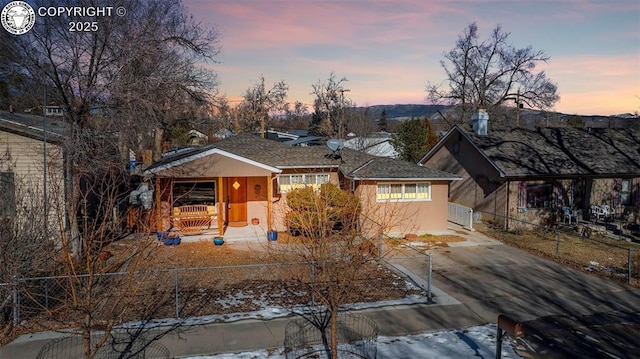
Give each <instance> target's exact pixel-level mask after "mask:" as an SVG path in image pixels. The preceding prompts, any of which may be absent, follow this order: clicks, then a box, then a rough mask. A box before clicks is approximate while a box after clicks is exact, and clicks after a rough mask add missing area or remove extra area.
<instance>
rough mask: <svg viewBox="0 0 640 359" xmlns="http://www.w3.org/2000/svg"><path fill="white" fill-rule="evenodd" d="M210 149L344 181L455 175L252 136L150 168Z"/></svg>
mask: <svg viewBox="0 0 640 359" xmlns="http://www.w3.org/2000/svg"><path fill="white" fill-rule="evenodd" d="M212 149H219V150H222V151H225V152H229V153H232V154H234V155H237V156H241V157H244V158H247V159H250V160H252V161H255V162H259V163H262V164H265V165H268V166H271V167H276V168H280V169H284V168H328V167H329V168H337V169H339V170H340V171H341V172H342V173H343V174H344V175H345V176H346V177H349V178H357V179H399V180H400V179H443V180H444V179H456V178H457V177H456V176H455V175H452V174H450V173H446V172H442V171H438V170H434V169H431V168H426V167H421V166H418V165H416V164H413V163H409V162H405V161H401V160H397V159H392V158H383V157H376V156H372V155H368V154H366V153H363V152H359V151H354V150H351V149H348V148H345V149H343V150H342V151H341V156H340V157H339V158H336V157H335V156H332V154H331V151H330V150H329V149H328V148H327V147H325V146H309V147H290V146H287V145H283V144H282V143H280V142H277V141H273V140H267V139H263V138H260V137H257V136H255V135H250V134H240V135H237V136H233V137H230V138H227V139H224V140H222V141H219V142H215V143H213V144H210V145H208V146H204V147H199V148H195V149H191V150H185V151H182V152H179V153H176V154H174V155H171V156H166V157H165V158H163V159H162V160H160V161H158V162H156V163H154V164H152V165H151V166H150V167H149V168H147V171H151V170H153V169H154V168H158V167H162V166H167V165H169V166H170V165H171V164H172V163H181V162H184V161H188V160H189V158H190V157H192V156H197V155H199V154H202V153H204V152H207V151H209V150H212Z"/></svg>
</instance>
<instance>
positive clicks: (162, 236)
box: [156, 232, 169, 241]
mask: <svg viewBox="0 0 640 359" xmlns="http://www.w3.org/2000/svg"><path fill="white" fill-rule="evenodd" d="M168 235H169V232H156V236H157V237H158V240H159V241H164V240H165V239H167V236H168Z"/></svg>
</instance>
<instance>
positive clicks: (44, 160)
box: [42, 85, 49, 240]
mask: <svg viewBox="0 0 640 359" xmlns="http://www.w3.org/2000/svg"><path fill="white" fill-rule="evenodd" d="M42 131H43V141H42V164H43V166H42V201H43V202H44V203H43V204H44V206H43V211H44V239H45V240H47V239H48V238H49V226H48V224H49V211H48V210H47V207H48V201H47V87H46V86H44V85H43V86H42Z"/></svg>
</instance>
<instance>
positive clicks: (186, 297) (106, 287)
mask: <svg viewBox="0 0 640 359" xmlns="http://www.w3.org/2000/svg"><path fill="white" fill-rule="evenodd" d="M316 271H319V270H317V269H316V268H315V266H313V265H312V264H310V263H274V264H269V263H262V264H251V265H234V266H218V267H201V268H177V269H166V270H154V271H138V272H133V273H129V272H119V273H105V274H99V275H98V274H96V275H93V276H88V275H76V276H51V277H36V278H14V281H13V282H12V283H0V294H1V295H2V302H1V304H3V305H2V310H3V322H2V323H0V324H6V323H8V322H12V323H13V325H14V326H17V325H19V324H28V323H34V322H39V323H47V322H51V323H54V322H56V323H70V322H73V320H74V317H73V316H76V315H77V311H78V309H79V308H80V307H82V308H83V310H87V309H88V310H90V311H91V315H92V317H93V320H95V321H96V322H100V321H105V322H107V321H113V316H114V313H120V314H119V316H120V317H119V318H118V321H119V322H122V323H125V322H137V321H148V320H152V319H161V318H175V319H184V318H190V317H201V316H208V315H225V314H232V313H247V312H252V311H259V310H262V309H265V308H268V307H281V308H283V309H284V310H288V309H291V308H294V307H297V306H312V305H315V304H317V303H316V302H315V298H314V295H313V291H312V290H311V288H312V286H322V285H326V283H324V282H322V280H323V279H321V278H320V277H319V276H320V275H321V274H320V273H319V272H318V273H316ZM316 276H318V278H316ZM404 279H405V278H403V277H401V276H400V275H399V274H397V273H394V272H393V271H391V270H389V269H388V268H387V267H386V266H383V265H380V263H378V262H376V261H371V262H369V263H367V264H365V265H362V270H359V271H357V272H355V274H353V276H352V277H350V278H348V280H347V281H346V282H348V284H347V285H349V286H350V291H349V295H350V297H349V298H348V303H358V302H376V301H385V300H397V299H402V298H406V297H407V296H412V295H416V296H418V295H422V293H423V292H422V291H421V290H420V288H417V287H415V286H413V285H411V284H409V283H406V282H405V280H404ZM87 295H91V296H92V297H93V298H94V300H92V303H91V305H90V307H89V308H87V303H86V301H85V302H83V300H86V298H87ZM75 320H77V318H76V319H75Z"/></svg>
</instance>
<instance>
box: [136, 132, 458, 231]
mask: <svg viewBox="0 0 640 359" xmlns="http://www.w3.org/2000/svg"><path fill="white" fill-rule="evenodd" d="M146 173H147V174H149V175H152V176H153V177H154V180H155V193H156V212H157V213H159V217H158V218H156V219H157V222H156V226H157V230H158V231H165V230H167V229H169V228H170V227H171V226H172V225H173V226H176V227H178V228H179V229H180V230H182V231H183V232H187V233H188V232H202V231H203V230H213V231H214V233H220V234H223V233H224V230H225V228H226V226H245V225H247V224H248V222H249V221H250V220H252V219H254V218H255V219H257V220H258V221H260V222H261V223H264V224H266V226H267V227H268V229H271V230H278V231H282V230H286V228H285V224H284V221H283V218H284V215H285V213H286V210H287V207H286V194H287V193H288V192H289V191H291V190H292V189H295V188H300V187H305V186H313V187H319V186H320V185H321V184H323V183H327V182H331V183H335V184H337V185H339V186H340V187H341V188H342V189H344V190H346V191H353V192H355V193H357V194H359V196H360V198H361V201H362V203H363V206H364V207H365V208H368V209H370V210H366V209H365V211H364V213H366V214H367V216H369V218H368V219H370V220H375V221H379V222H378V223H382V222H384V224H385V225H387V226H389V228H383V229H382V231H384V232H385V233H386V234H390V235H402V234H405V233H426V232H434V231H441V230H445V229H446V228H447V202H448V198H447V197H448V190H449V183H450V182H451V181H452V180H458V179H460V178H458V177H457V176H454V175H451V174H449V173H445V172H442V171H438V170H433V169H429V168H426V167H421V166H418V165H416V164H412V163H408V162H404V161H400V160H395V159H390V158H381V157H376V156H371V155H367V154H365V153H362V152H358V151H353V150H350V149H343V150H342V151H341V152H340V154H339V155H338V154H334V153H332V152H331V151H330V150H329V148H328V147H326V146H309V147H290V146H287V145H284V144H282V143H279V142H277V141H272V140H268V139H262V138H260V137H258V136H255V135H249V134H241V135H237V136H234V137H230V138H227V139H224V140H221V141H218V142H215V143H213V144H210V145H208V146H204V147H200V148H196V149H189V150H186V151H183V152H180V153H176V154H174V155H171V156H166V157H164V158H163V159H162V160H160V161H158V162H156V163H154V164H152V165H151V166H150V167H149V168H147V170H146ZM392 215H393V216H392ZM391 217H393V219H391ZM390 224H392V225H390Z"/></svg>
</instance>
